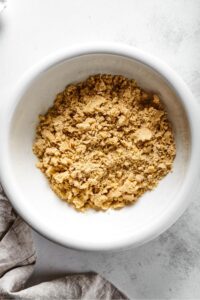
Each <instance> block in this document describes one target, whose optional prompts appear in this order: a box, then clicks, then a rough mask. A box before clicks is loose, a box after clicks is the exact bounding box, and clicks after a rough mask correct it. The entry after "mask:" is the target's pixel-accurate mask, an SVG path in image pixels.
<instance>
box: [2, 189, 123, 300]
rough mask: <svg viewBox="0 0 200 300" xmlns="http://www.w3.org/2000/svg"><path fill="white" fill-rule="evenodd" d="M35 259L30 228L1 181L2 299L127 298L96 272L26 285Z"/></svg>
mask: <svg viewBox="0 0 200 300" xmlns="http://www.w3.org/2000/svg"><path fill="white" fill-rule="evenodd" d="M35 262H36V251H35V247H34V244H33V240H32V235H31V229H30V228H29V226H28V225H27V224H26V223H24V222H23V221H22V220H21V219H20V218H19V217H18V216H17V215H16V213H15V212H14V210H13V209H12V207H11V205H10V203H9V201H8V199H7V198H6V195H5V194H4V192H3V189H2V187H1V185H0V299H1V300H3V299H23V300H25V299H37V300H40V299H41V300H45V299H59V300H62V299H108V300H109V299H127V297H126V296H124V295H123V294H122V293H121V292H120V291H119V290H117V289H116V288H115V287H114V286H113V285H112V284H111V283H110V282H108V281H106V280H105V279H103V278H102V277H101V276H99V275H97V274H94V273H85V274H70V275H66V276H65V277H62V278H59V279H56V280H52V281H48V282H42V283H40V284H38V285H35V286H32V287H28V288H26V282H27V281H28V279H29V278H30V276H31V274H32V272H33V270H34V265H35Z"/></svg>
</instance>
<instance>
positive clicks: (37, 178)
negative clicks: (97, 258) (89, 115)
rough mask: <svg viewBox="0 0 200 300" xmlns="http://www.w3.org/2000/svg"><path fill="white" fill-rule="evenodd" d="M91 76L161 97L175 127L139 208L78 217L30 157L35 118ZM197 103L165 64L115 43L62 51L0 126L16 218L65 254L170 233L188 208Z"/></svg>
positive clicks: (19, 91) (5, 178) (24, 88)
mask: <svg viewBox="0 0 200 300" xmlns="http://www.w3.org/2000/svg"><path fill="white" fill-rule="evenodd" d="M96 73H112V74H122V75H125V76H127V77H130V78H134V79H136V80H137V82H138V84H139V85H140V86H141V87H143V88H144V89H149V90H153V91H155V92H156V93H158V94H160V95H161V97H162V100H163V101H164V103H165V105H166V108H167V111H168V114H169V118H170V120H171V122H172V124H173V128H174V132H175V139H176V147H177V155H176V159H175V161H174V167H173V172H172V173H170V174H169V175H167V176H166V177H165V178H164V179H163V180H162V181H161V182H160V183H159V185H158V187H157V188H156V189H155V190H154V191H152V192H147V193H146V194H145V195H144V196H142V197H141V198H140V199H139V201H138V202H137V203H136V204H134V205H132V206H129V207H126V208H123V209H121V210H109V211H107V212H95V211H88V212H86V213H78V212H76V211H75V210H74V209H73V208H72V207H70V206H69V205H68V204H67V203H64V202H63V201H61V200H59V199H58V198H57V196H56V195H55V194H54V193H53V191H52V190H51V189H50V187H49V185H48V182H47V180H46V178H45V177H44V175H43V174H42V173H41V172H40V170H38V169H37V168H36V167H35V163H36V161H37V159H36V157H35V156H34V154H33V153H32V144H33V140H34V136H35V127H36V124H37V122H38V115H39V114H40V113H44V112H45V111H46V110H47V109H48V108H49V106H51V105H52V103H53V100H54V98H55V95H56V94H57V93H58V92H60V91H62V90H63V89H64V88H65V86H66V85H67V84H69V83H71V82H76V81H80V80H84V79H85V78H86V77H87V76H89V75H91V74H96ZM197 110H198V109H197V106H196V103H195V101H194V99H193V97H192V95H191V93H190V92H189V90H188V88H187V87H186V85H185V84H184V83H183V82H182V80H181V79H180V78H179V77H178V76H177V75H176V74H175V73H174V72H173V71H172V70H171V69H170V68H169V67H167V66H166V65H165V64H164V63H162V62H161V61H159V60H157V59H155V58H153V57H152V56H150V55H147V54H145V53H143V52H141V51H140V50H137V49H135V48H132V47H128V46H124V45H119V44H95V45H93V46H91V45H85V46H83V45H81V46H77V47H74V48H71V49H67V50H65V51H62V52H59V53H57V54H55V55H53V56H51V57H48V58H46V59H45V60H44V61H43V62H41V63H39V64H38V65H37V66H35V67H34V68H32V69H31V70H30V71H29V72H27V73H26V74H25V75H24V77H23V78H22V80H21V81H20V83H19V84H18V85H17V88H16V89H15V91H14V95H13V97H12V100H11V101H10V103H9V106H8V107H7V110H6V113H4V116H3V117H2V120H1V136H0V141H1V147H0V148H1V149H0V158H1V180H2V184H3V187H4V189H5V191H6V193H7V195H8V197H9V199H10V201H11V202H12V205H13V206H14V208H15V209H16V210H17V212H18V213H19V214H20V215H21V216H22V217H23V218H24V219H25V221H26V222H27V223H29V224H30V225H31V226H32V227H33V228H34V229H35V230H37V231H38V232H40V233H41V234H42V235H44V236H45V237H47V238H49V239H51V240H53V241H55V242H57V243H59V244H62V245H64V246H67V247H72V248H78V249H88V250H108V249H119V248H124V247H129V246H138V245H140V244H142V243H144V242H147V241H149V240H151V239H153V238H154V237H156V236H158V235H159V234H160V233H162V232H163V231H164V230H166V229H167V228H168V227H169V226H171V225H172V224H173V223H174V222H175V221H176V220H177V219H178V217H180V215H181V214H182V213H183V211H184V210H185V209H186V207H187V205H188V203H189V201H190V199H191V192H192V188H193V183H194V180H195V178H196V174H197V166H196V162H197V159H198V155H199V149H200V147H199V133H198V126H199V121H198V114H197Z"/></svg>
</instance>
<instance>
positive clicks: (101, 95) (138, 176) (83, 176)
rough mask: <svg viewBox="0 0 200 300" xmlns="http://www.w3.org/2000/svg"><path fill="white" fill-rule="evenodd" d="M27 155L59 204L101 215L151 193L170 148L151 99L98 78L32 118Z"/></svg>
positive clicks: (127, 83)
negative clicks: (33, 129)
mask: <svg viewBox="0 0 200 300" xmlns="http://www.w3.org/2000/svg"><path fill="white" fill-rule="evenodd" d="M33 151H34V153H35V154H36V155H37V157H38V159H39V162H38V164H37V166H38V168H40V170H41V171H42V172H43V173H44V174H45V176H46V177H47V179H48V181H49V183H50V186H51V188H52V189H53V190H54V192H55V193H56V194H57V195H58V196H59V197H60V198H61V199H63V200H64V201H67V202H68V203H70V204H71V205H73V206H74V207H75V208H76V209H77V210H80V211H84V210H86V209H88V208H93V209H96V210H107V209H109V208H121V207H124V206H126V205H129V204H131V203H134V202H135V201H136V200H137V199H138V198H139V197H140V196H141V195H142V194H143V193H145V192H146V191H148V190H152V189H153V188H154V187H155V186H156V185H157V184H158V182H159V181H160V180H161V179H162V178H163V177H164V176H165V175H167V173H168V172H169V171H170V170H171V168H172V163H173V160H174V157H175V143H174V137H173V133H172V128H171V124H170V122H169V120H168V118H167V114H166V112H165V110H164V108H163V105H162V104H161V102H160V99H159V97H158V95H154V94H153V93H148V92H147V91H144V90H143V89H141V88H140V87H139V86H137V84H136V82H135V81H134V80H130V79H127V78H125V77H123V76H118V75H107V74H104V75H95V76H90V77H89V78H88V79H87V80H85V81H83V82H80V83H77V84H70V85H68V86H67V87H66V88H65V90H64V91H63V92H61V93H59V94H58V95H57V97H56V99H55V101H54V104H53V106H52V107H51V108H50V109H49V110H48V111H47V113H46V114H44V115H42V116H40V121H39V124H38V126H37V132H36V140H35V142H34V145H33Z"/></svg>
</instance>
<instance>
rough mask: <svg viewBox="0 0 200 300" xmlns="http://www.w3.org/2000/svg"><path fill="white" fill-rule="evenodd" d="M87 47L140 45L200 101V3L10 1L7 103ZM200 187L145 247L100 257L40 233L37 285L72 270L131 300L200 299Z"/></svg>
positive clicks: (1, 19)
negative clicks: (49, 66) (64, 55)
mask: <svg viewBox="0 0 200 300" xmlns="http://www.w3.org/2000/svg"><path fill="white" fill-rule="evenodd" d="M86 41H90V42H91V41H116V42H123V43H126V44H130V45H134V46H136V47H138V48H140V49H143V50H146V51H148V52H150V53H152V54H154V55H156V56H158V57H159V58H161V59H163V60H164V61H165V62H166V63H168V64H169V65H170V66H171V67H172V68H173V69H175V70H176V71H177V72H178V73H179V74H180V75H181V77H182V78H183V79H184V80H185V82H186V83H187V84H188V86H189V87H190V89H191V90H192V92H193V94H194V96H195V97H196V99H197V101H199V102H200V1H198V0H175V1H174V0H166V1H161V0H140V1H139V0H109V1H108V0H101V1H97V0H87V1H83V0H76V1H72V0H71V1H65V0H43V1H40V0H29V1H27V0H15V1H11V0H8V6H7V8H6V9H5V10H4V12H3V13H2V14H1V15H0V101H1V105H3V104H5V103H6V102H7V101H9V93H10V92H12V90H13V87H14V85H15V83H16V82H17V80H18V78H19V77H20V76H21V75H22V74H23V72H24V71H26V70H27V69H28V68H29V67H30V66H32V64H33V63H36V62H37V61H38V60H40V59H41V58H43V57H44V56H45V55H47V54H50V53H52V52H54V51H55V50H58V49H60V48H62V47H67V46H69V45H73V44H75V43H82V42H86ZM199 196H200V187H198V188H197V189H196V190H194V193H193V194H192V195H191V197H192V204H191V205H190V207H189V209H188V210H187V211H186V212H185V213H184V215H183V216H182V217H181V218H180V219H179V221H177V222H176V224H175V225H174V226H172V227H171V229H170V230H168V231H167V232H165V233H164V234H163V235H161V236H160V237H159V238H157V239H156V240H154V241H152V242H150V243H148V244H146V245H144V246H141V247H139V248H137V249H132V250H127V251H122V252H118V253H112V252H111V253H92V252H90V253H89V252H80V251H74V250H70V249H65V248H63V247H61V246H58V245H56V244H53V243H52V242H49V241H48V240H46V239H44V238H43V237H41V236H40V235H38V234H37V233H34V238H35V242H36V244H37V248H38V261H37V265H36V269H35V273H34V275H33V277H32V280H31V283H36V282H38V281H39V280H41V279H44V278H45V279H49V278H53V277H55V276H61V275H63V274H65V273H66V272H79V271H87V270H88V271H89V270H92V271H96V272H99V273H100V274H102V275H103V276H104V277H106V278H107V279H109V280H110V281H111V282H113V283H114V284H115V285H116V286H118V287H119V288H120V289H121V290H122V291H124V292H125V293H126V294H127V295H128V296H129V297H130V298H131V299H200V284H199V282H200V217H199V216H200V199H199Z"/></svg>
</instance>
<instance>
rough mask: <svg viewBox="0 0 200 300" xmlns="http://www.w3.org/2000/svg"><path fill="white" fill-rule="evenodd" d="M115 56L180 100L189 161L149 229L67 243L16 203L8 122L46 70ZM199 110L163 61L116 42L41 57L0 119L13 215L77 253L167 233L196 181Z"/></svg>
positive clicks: (0, 151)
mask: <svg viewBox="0 0 200 300" xmlns="http://www.w3.org/2000/svg"><path fill="white" fill-rule="evenodd" d="M98 53H99V54H103V53H105V54H115V55H120V56H124V57H127V58H130V59H134V60H138V61H140V62H141V63H143V64H145V65H147V66H149V67H150V68H152V69H154V70H155V71H156V72H158V73H159V74H160V75H161V76H162V77H163V78H164V79H165V80H166V81H167V82H168V83H169V85H170V86H171V87H172V88H173V89H174V91H175V92H176V93H177V95H178V96H179V97H180V101H181V102H182V104H183V106H184V108H185V112H186V115H187V117H188V122H189V125H190V131H191V153H190V160H189V163H188V171H187V174H186V176H185V180H184V186H183V187H182V188H181V190H180V192H179V194H178V195H177V197H176V201H175V202H174V204H173V205H171V206H170V208H169V209H168V210H167V212H165V214H164V215H162V216H159V218H158V219H156V220H155V221H154V222H153V223H152V224H151V226H149V227H148V228H145V230H144V229H142V231H140V233H139V234H136V235H134V236H131V235H130V236H129V238H126V239H121V240H119V241H117V242H113V241H110V243H109V244H108V243H101V244H98V243H92V244H91V245H89V244H88V243H87V242H86V243H85V242H83V241H79V240H78V239H76V238H74V239H72V238H71V240H69V239H68V240H65V239H63V238H62V239H61V238H59V237H55V236H54V235H52V234H51V232H49V231H48V225H47V227H45V228H41V227H40V226H38V223H37V218H35V216H34V215H33V214H31V212H30V211H24V209H23V207H21V206H20V205H19V203H18V199H19V197H20V195H18V193H17V187H16V185H15V182H14V179H13V177H12V174H11V172H10V171H9V170H10V169H9V155H8V153H9V151H8V149H9V132H10V127H11V123H12V117H13V115H14V112H15V109H16V107H17V105H18V103H19V100H20V98H21V96H22V95H23V93H24V92H25V90H26V89H27V88H28V87H29V85H31V83H32V82H33V80H34V79H35V78H36V77H37V76H38V75H40V74H41V73H42V72H45V71H46V70H48V69H49V68H52V67H53V66H55V65H57V64H59V63H62V62H63V61H65V60H68V59H72V58H75V57H78V56H82V55H87V54H98ZM198 111H199V107H198V105H197V102H196V101H195V99H194V97H193V95H192V94H191V92H190V90H189V89H188V87H187V86H186V84H185V83H184V81H183V80H182V79H181V78H180V77H179V76H178V75H177V74H176V73H175V72H174V71H173V70H172V69H171V68H170V67H169V66H168V65H167V64H165V63H164V62H162V61H161V60H160V59H158V58H155V57H154V56H152V55H150V54H148V53H145V52H144V51H142V50H140V49H137V48H135V47H132V46H128V45H125V44H119V43H102V42H101V43H86V44H77V45H75V46H72V47H69V48H67V49H62V50H61V51H57V52H56V53H54V54H51V55H49V56H47V57H45V58H44V59H43V60H42V61H40V62H39V63H37V64H36V65H34V66H33V67H32V68H30V69H29V70H28V71H27V72H26V73H25V74H24V75H23V76H22V77H21V80H20V81H19V82H18V84H17V85H16V88H15V89H14V93H13V96H12V97H11V99H10V101H9V104H8V105H7V107H6V109H5V110H4V113H3V116H2V118H1V121H0V125H1V127H0V141H1V147H0V178H1V183H2V186H3V188H4V191H5V193H6V194H7V196H8V198H9V200H10V202H11V204H12V206H13V207H14V209H15V210H16V211H17V213H18V214H19V215H20V216H21V217H22V218H23V219H24V220H25V221H26V222H27V223H28V224H29V225H30V226H31V227H32V228H33V229H34V230H36V231H37V232H38V233H39V234H41V235H43V236H44V237H45V238H47V239H49V240H51V241H54V242H56V243H58V244H60V245H62V246H65V247H69V248H74V249H79V250H93V251H94V250H96V251H100V250H101V251H103V250H117V249H122V248H125V247H126V248H127V247H136V246H139V245H141V244H144V243H146V242H148V241H150V240H152V239H154V238H155V237H157V236H158V235H160V234H161V233H163V232H164V231H165V230H167V229H168V228H169V227H170V226H171V225H172V224H173V223H175V222H176V221H177V219H178V218H179V217H180V216H181V215H182V213H183V212H184V211H185V209H186V208H187V206H188V205H189V203H190V201H191V198H192V197H191V192H192V191H193V190H194V187H195V183H196V182H197V177H198V176H197V174H198V168H197V162H198V157H199V153H200V136H199V132H198V128H199V125H200V120H199V118H198Z"/></svg>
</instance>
